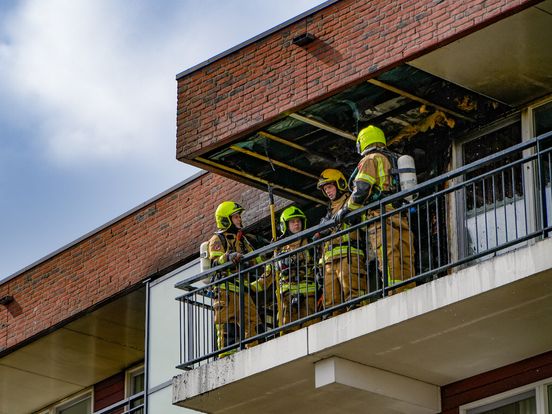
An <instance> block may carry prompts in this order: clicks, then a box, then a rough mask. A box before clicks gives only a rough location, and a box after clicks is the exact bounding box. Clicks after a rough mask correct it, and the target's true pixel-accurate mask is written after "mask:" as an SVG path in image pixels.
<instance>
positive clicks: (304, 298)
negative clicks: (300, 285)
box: [282, 291, 320, 332]
mask: <svg viewBox="0 0 552 414" xmlns="http://www.w3.org/2000/svg"><path fill="white" fill-rule="evenodd" d="M316 299H317V298H316V294H315V293H306V294H302V293H290V291H287V292H284V293H282V314H283V319H282V320H283V323H284V325H286V324H288V323H291V322H295V321H298V320H299V319H301V318H304V317H305V316H310V315H313V314H314V313H316ZM319 321H320V319H311V320H308V321H306V322H304V323H302V324H300V325H295V326H293V327H290V328H288V329H286V330H285V331H284V332H292V331H296V330H298V329H301V328H304V327H305V326H309V325H312V324H313V323H316V322H319Z"/></svg>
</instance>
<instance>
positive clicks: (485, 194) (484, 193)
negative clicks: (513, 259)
mask: <svg viewBox="0 0 552 414" xmlns="http://www.w3.org/2000/svg"><path fill="white" fill-rule="evenodd" d="M486 181H487V179H486V178H483V180H482V182H483V217H484V218H485V250H489V221H488V218H487V186H486V185H485V182H486Z"/></svg>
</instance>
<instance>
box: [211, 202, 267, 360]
mask: <svg viewBox="0 0 552 414" xmlns="http://www.w3.org/2000/svg"><path fill="white" fill-rule="evenodd" d="M242 211H243V207H242V206H240V205H239V204H238V203H235V202H233V201H224V202H222V203H220V204H219V206H218V207H217V209H216V211H215V221H216V224H217V228H218V231H217V232H215V234H213V236H212V237H211V238H210V239H209V259H210V260H211V265H212V267H215V266H219V265H223V264H225V263H228V262H232V263H233V264H234V265H237V264H238V263H240V262H241V261H242V257H243V255H245V254H247V253H249V252H252V251H253V250H254V248H253V245H252V244H251V243H250V241H249V240H248V237H247V236H246V235H245V233H244V232H243V230H242V219H241V213H242ZM258 260H260V259H258ZM236 270H237V269H236V268H235V267H231V268H230V269H229V270H228V271H227V272H225V273H223V274H216V275H215V276H214V280H217V279H221V278H223V277H226V276H229V275H230V274H232V273H233V272H235V271H236ZM248 279H249V278H248V277H247V275H246V276H245V277H244V283H245V286H244V292H245V295H244V319H245V327H244V330H245V337H246V338H249V337H252V336H255V335H257V325H259V324H260V319H259V315H258V313H257V309H256V307H255V304H254V303H253V300H252V299H251V296H250V295H249V294H248V290H249V283H248V282H249V281H248ZM239 291H240V286H239V279H238V278H237V277H235V278H233V279H230V280H227V281H225V282H221V283H220V284H219V285H216V286H215V287H214V294H215V300H214V303H213V307H214V311H215V317H214V319H215V328H216V333H217V348H218V349H221V348H224V347H226V346H230V345H232V344H235V343H237V342H238V341H239V336H240V326H239V322H240V313H239V307H240V296H239ZM253 345H255V343H252V344H250V346H253ZM228 353H229V352H228ZM226 354H227V353H226V352H225V353H222V354H220V355H219V356H224V355H226Z"/></svg>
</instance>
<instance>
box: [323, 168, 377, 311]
mask: <svg viewBox="0 0 552 414" xmlns="http://www.w3.org/2000/svg"><path fill="white" fill-rule="evenodd" d="M318 188H319V189H320V190H321V191H322V192H323V193H324V195H325V196H326V197H327V198H328V199H329V200H330V204H329V206H328V212H327V214H326V216H325V217H324V218H322V221H321V222H327V221H333V220H334V219H335V218H336V214H338V213H339V212H340V211H341V209H342V208H343V207H344V206H345V205H347V201H348V200H349V196H350V192H349V191H348V187H347V180H346V179H345V176H344V175H343V173H342V172H341V171H339V170H336V169H333V168H328V169H326V170H324V171H322V174H321V175H320V178H319V179H318ZM348 227H349V224H347V223H341V224H340V225H339V226H337V227H333V228H331V230H329V231H326V232H323V233H322V234H321V236H326V235H327V234H328V233H330V234H331V233H335V232H337V231H340V230H343V229H346V228H348ZM315 236H318V235H315ZM362 239H363V237H361V236H359V231H352V232H350V233H345V234H343V235H341V236H338V237H334V238H332V239H329V240H328V241H326V242H325V243H324V246H323V252H322V257H321V258H320V264H323V265H324V289H323V297H324V309H329V308H331V307H332V306H335V305H338V304H340V303H344V302H348V301H350V300H352V299H354V298H357V297H359V296H362V295H364V294H365V293H366V292H367V291H366V268H365V264H364V262H365V260H364V257H365V254H364V249H365V248H364V246H363V245H362V241H363V240H362ZM346 310H347V309H341V310H339V311H336V312H333V315H337V314H339V313H342V312H345V311H346Z"/></svg>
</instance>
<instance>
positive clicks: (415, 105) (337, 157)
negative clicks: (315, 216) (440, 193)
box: [196, 65, 514, 204]
mask: <svg viewBox="0 0 552 414" xmlns="http://www.w3.org/2000/svg"><path fill="white" fill-rule="evenodd" d="M513 109H514V108H512V107H510V106H508V105H505V104H503V103H500V102H498V101H496V100H493V99H490V98H487V97H485V96H482V95H479V94H477V93H474V92H471V91H469V90H467V89H464V88H462V87H460V86H458V85H455V84H453V83H451V82H448V81H446V80H443V79H441V78H438V77H436V76H434V75H431V74H429V73H427V72H424V71H422V70H420V69H416V68H414V67H412V66H409V65H402V66H399V67H396V68H394V69H392V70H390V71H388V72H386V73H383V74H382V75H380V76H378V77H377V78H374V79H370V80H368V81H367V82H363V83H361V84H358V85H356V86H354V87H351V88H349V89H347V90H345V91H343V92H340V93H338V94H336V95H334V96H332V97H330V98H328V99H326V100H324V101H321V102H318V103H316V104H314V105H311V106H309V107H307V108H304V109H303V110H301V111H299V112H297V113H292V114H290V115H288V116H286V117H284V118H282V119H280V120H278V121H276V122H274V123H273V124H271V125H269V126H267V127H265V128H263V129H262V130H258V131H256V132H255V133H253V134H251V135H249V136H247V137H244V138H242V139H240V140H239V141H235V142H233V143H231V144H227V145H225V146H222V147H219V148H217V149H215V150H213V151H211V152H210V153H207V154H204V155H202V156H201V157H198V158H196V161H197V162H199V163H201V164H203V165H205V166H206V168H207V169H210V170H216V171H219V172H224V173H225V174H226V175H230V176H232V177H234V178H235V179H237V180H239V181H244V182H247V183H249V184H253V185H255V186H257V187H259V188H263V189H266V187H267V185H271V186H273V187H274V189H275V192H276V193H278V194H280V195H283V196H285V197H287V198H290V199H293V200H296V201H300V202H301V201H302V202H304V203H306V204H310V203H319V204H320V203H324V200H322V199H321V194H320V193H319V191H318V190H317V188H316V182H317V177H318V175H319V174H320V172H321V171H322V170H324V169H325V168H330V167H333V168H338V169H341V170H342V171H343V172H344V173H345V174H350V173H351V172H352V170H353V169H354V168H355V166H356V164H357V162H358V160H359V156H358V154H357V153H356V151H355V137H356V134H357V133H358V131H359V130H360V129H362V128H363V127H365V126H367V125H369V124H374V125H377V126H379V127H380V128H382V129H383V130H384V131H385V133H386V136H387V139H388V142H389V143H390V147H391V148H393V149H395V150H397V151H399V152H403V153H410V154H412V155H414V156H415V158H416V162H417V168H418V172H419V175H420V177H419V178H420V179H422V180H425V179H427V178H430V177H432V176H434V175H437V174H439V173H442V172H443V171H444V170H445V169H446V165H447V163H448V156H449V152H450V143H451V142H452V139H453V138H455V137H461V136H462V135H463V134H466V133H467V132H468V131H471V130H472V129H476V128H480V127H481V126H483V125H486V124H488V123H491V122H493V121H495V120H496V119H499V118H501V117H504V116H506V115H507V114H508V113H509V112H511V111H512V110H513Z"/></svg>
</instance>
